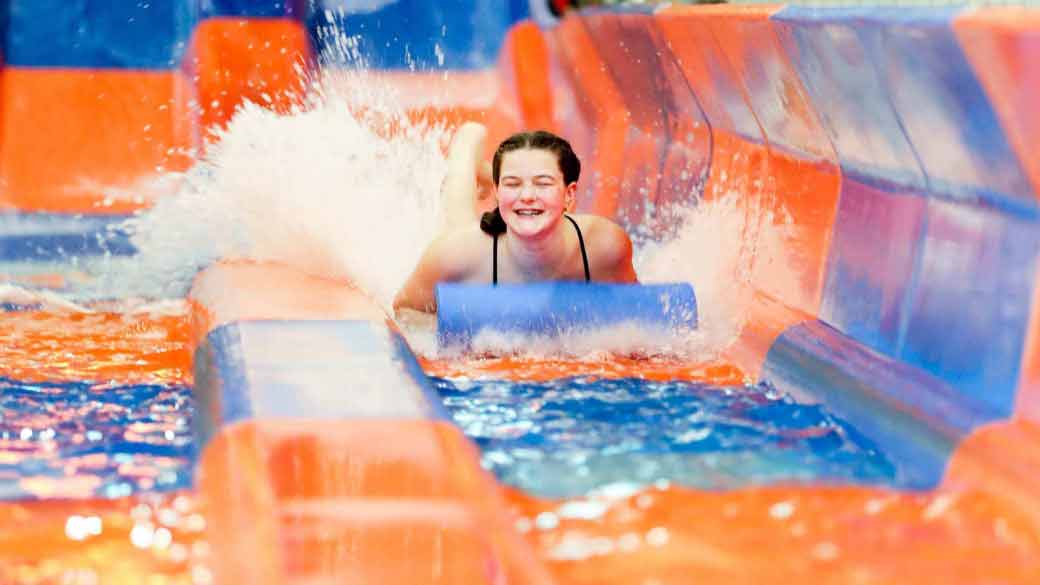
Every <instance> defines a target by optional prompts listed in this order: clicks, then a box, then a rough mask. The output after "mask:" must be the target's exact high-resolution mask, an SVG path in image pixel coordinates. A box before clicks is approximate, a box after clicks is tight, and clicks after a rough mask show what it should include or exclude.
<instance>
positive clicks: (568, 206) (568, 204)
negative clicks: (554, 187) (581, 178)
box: [563, 183, 578, 213]
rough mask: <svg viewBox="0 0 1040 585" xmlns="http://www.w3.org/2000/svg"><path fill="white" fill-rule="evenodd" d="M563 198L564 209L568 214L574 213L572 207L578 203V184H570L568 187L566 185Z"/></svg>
mask: <svg viewBox="0 0 1040 585" xmlns="http://www.w3.org/2000/svg"><path fill="white" fill-rule="evenodd" d="M563 197H564V200H563V201H564V209H565V210H567V211H569V212H571V213H573V212H574V206H575V205H576V203H577V201H578V184H577V183H571V184H570V185H567V190H566V192H565V194H564V196H563Z"/></svg>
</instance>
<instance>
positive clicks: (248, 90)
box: [187, 17, 312, 128]
mask: <svg viewBox="0 0 1040 585" xmlns="http://www.w3.org/2000/svg"><path fill="white" fill-rule="evenodd" d="M311 61H312V55H311V48H310V39H309V37H308V35H307V31H306V29H304V27H303V25H302V24H301V23H300V22H299V21H298V20H294V19H289V18H262V19H261V18H257V19H248V18H230V17H226V18H208V19H206V20H204V21H202V22H201V23H199V25H198V26H197V27H196V29H195V34H194V36H193V37H192V43H191V51H190V53H189V57H188V59H187V63H188V65H189V67H188V69H189V70H190V71H191V72H192V75H193V78H194V80H195V83H196V89H197V92H198V101H199V111H200V116H201V120H200V122H201V125H202V127H203V128H209V127H211V126H214V125H217V126H222V125H224V124H226V123H227V121H228V120H230V119H231V116H232V115H234V113H235V109H236V108H238V107H239V106H240V105H241V104H242V103H243V102H244V101H246V100H249V101H251V102H253V103H256V104H259V105H262V106H265V107H268V108H271V109H273V110H274V111H277V112H280V113H286V112H288V111H290V110H291V108H292V107H293V106H297V105H300V104H301V103H302V97H303V93H304V91H305V89H306V84H307V76H308V74H309V70H310V66H311Z"/></svg>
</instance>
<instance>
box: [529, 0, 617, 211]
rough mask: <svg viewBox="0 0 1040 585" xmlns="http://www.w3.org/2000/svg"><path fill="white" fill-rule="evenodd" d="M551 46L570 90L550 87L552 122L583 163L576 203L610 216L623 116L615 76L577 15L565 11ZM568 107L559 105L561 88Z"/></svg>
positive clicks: (551, 40) (554, 33)
mask: <svg viewBox="0 0 1040 585" xmlns="http://www.w3.org/2000/svg"><path fill="white" fill-rule="evenodd" d="M549 40H550V48H551V49H552V51H553V54H554V55H555V56H556V58H557V59H558V60H559V65H560V70H561V74H562V75H563V76H565V77H566V78H567V82H568V83H569V85H570V87H569V88H563V87H560V88H554V89H555V90H557V91H559V92H560V93H559V94H557V96H556V98H554V101H555V103H557V104H558V105H557V106H555V107H554V109H553V112H554V115H555V117H556V121H555V126H556V127H557V128H559V129H560V131H561V132H563V134H564V135H565V136H566V137H567V138H568V139H569V140H570V141H571V143H572V145H573V146H574V149H575V152H576V153H577V154H578V156H579V157H581V159H582V161H583V167H584V168H583V169H582V179H581V181H580V182H579V185H580V193H579V197H578V201H579V206H580V207H581V208H582V209H587V210H588V211H590V212H592V213H596V214H599V215H603V216H606V217H614V215H615V213H616V211H617V204H618V195H619V193H620V189H621V177H622V176H623V174H624V165H625V161H624V149H623V148H622V146H623V145H624V143H625V134H626V132H627V126H628V121H627V116H626V110H625V107H624V102H623V101H622V98H621V95H620V94H619V93H618V90H617V87H616V85H615V83H614V80H613V79H611V77H610V73H609V72H608V71H607V68H606V67H605V66H604V64H603V61H602V59H600V56H599V54H598V53H597V52H596V48H595V46H594V45H593V43H592V39H590V38H589V34H588V31H586V30H585V27H584V25H583V24H582V22H581V18H580V17H578V16H575V15H573V14H572V15H570V16H568V17H566V18H564V20H563V22H561V23H560V24H559V26H557V27H556V30H555V31H553V33H552V36H551V37H550V39H549ZM565 91H566V92H569V94H570V95H569V98H568V99H573V100H575V102H574V103H573V104H572V106H573V107H567V106H564V105H562V104H559V103H558V100H559V99H561V96H562V93H563V92H565Z"/></svg>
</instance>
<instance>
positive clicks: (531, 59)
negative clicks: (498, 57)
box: [505, 21, 553, 130]
mask: <svg viewBox="0 0 1040 585" xmlns="http://www.w3.org/2000/svg"><path fill="white" fill-rule="evenodd" d="M505 51H506V55H508V56H509V58H510V59H511V60H512V65H513V71H512V73H513V85H514V91H515V93H516V95H517V96H518V98H519V105H520V115H521V117H522V119H523V122H524V126H526V127H527V128H543V129H548V130H551V129H552V127H553V102H552V91H551V88H550V86H549V79H548V76H547V75H546V72H547V71H549V53H548V51H549V49H548V46H547V44H546V41H545V37H544V36H542V31H541V29H540V28H539V27H538V25H537V24H535V23H533V22H531V21H524V22H521V23H519V24H517V25H516V26H514V27H513V28H512V30H511V31H510V33H509V37H508V38H507V39H506V48H505Z"/></svg>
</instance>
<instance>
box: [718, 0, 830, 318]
mask: <svg viewBox="0 0 1040 585" xmlns="http://www.w3.org/2000/svg"><path fill="white" fill-rule="evenodd" d="M777 9H778V8H777V7H770V6H756V7H743V8H738V9H734V8H732V7H726V8H722V7H714V8H712V9H711V10H709V11H707V14H709V15H711V16H710V17H709V18H708V24H709V27H710V28H711V30H712V32H713V33H714V35H715V37H716V39H717V40H718V41H719V44H720V46H721V47H722V50H723V52H724V53H725V54H726V56H727V58H728V60H729V63H730V64H731V66H732V67H733V70H734V72H735V74H736V76H737V78H738V79H740V80H741V83H742V85H743V88H744V91H745V93H746V94H747V95H748V96H749V99H748V103H749V105H750V106H751V108H752V109H753V110H754V113H755V117H756V118H757V119H758V120H759V121H760V123H761V124H762V128H763V132H764V133H765V138H766V142H767V144H768V145H769V164H768V175H767V176H766V177H764V179H763V183H764V184H763V185H762V186H761V190H757V189H756V190H754V191H752V192H757V193H758V194H759V195H760V197H761V199H760V201H759V206H760V207H759V209H758V210H757V213H758V220H759V221H758V229H757V232H758V234H759V236H758V239H759V241H758V243H757V246H756V248H755V249H756V257H755V259H754V275H753V280H754V283H755V285H756V287H757V288H758V289H759V290H761V291H763V292H765V293H768V294H770V295H772V296H773V297H775V298H777V299H779V300H781V301H783V302H784V303H786V304H788V305H790V306H791V307H794V308H796V309H798V310H801V311H805V312H807V313H810V314H816V312H817V310H818V309H819V305H820V299H821V295H822V289H823V279H824V273H825V269H826V260H827V254H828V251H829V247H830V238H831V230H832V227H833V224H834V219H835V215H836V213H837V206H838V192H839V188H840V177H839V173H838V167H837V157H836V155H835V153H834V149H833V147H832V146H831V143H830V140H829V139H828V138H827V135H826V133H825V132H824V130H823V128H822V126H821V125H820V123H819V120H818V118H817V117H816V113H815V111H814V110H813V108H812V106H811V104H810V103H809V98H808V95H807V93H806V91H805V89H804V88H803V87H802V85H801V81H800V79H799V77H798V75H797V73H796V72H795V71H794V69H793V68H792V67H791V66H790V63H789V62H788V60H787V56H786V54H785V52H784V50H783V49H782V48H781V46H780V44H779V41H778V39H777V37H776V35H775V33H774V31H773V26H772V22H771V21H770V20H769V16H770V15H772V14H773V13H774V12H775V11H776V10H777ZM771 132H774V134H773V135H770V133H771ZM780 134H783V135H780ZM785 146H786V147H789V148H790V149H791V150H793V151H795V152H797V153H799V154H793V153H791V152H790V151H789V150H788V149H787V148H785Z"/></svg>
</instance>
